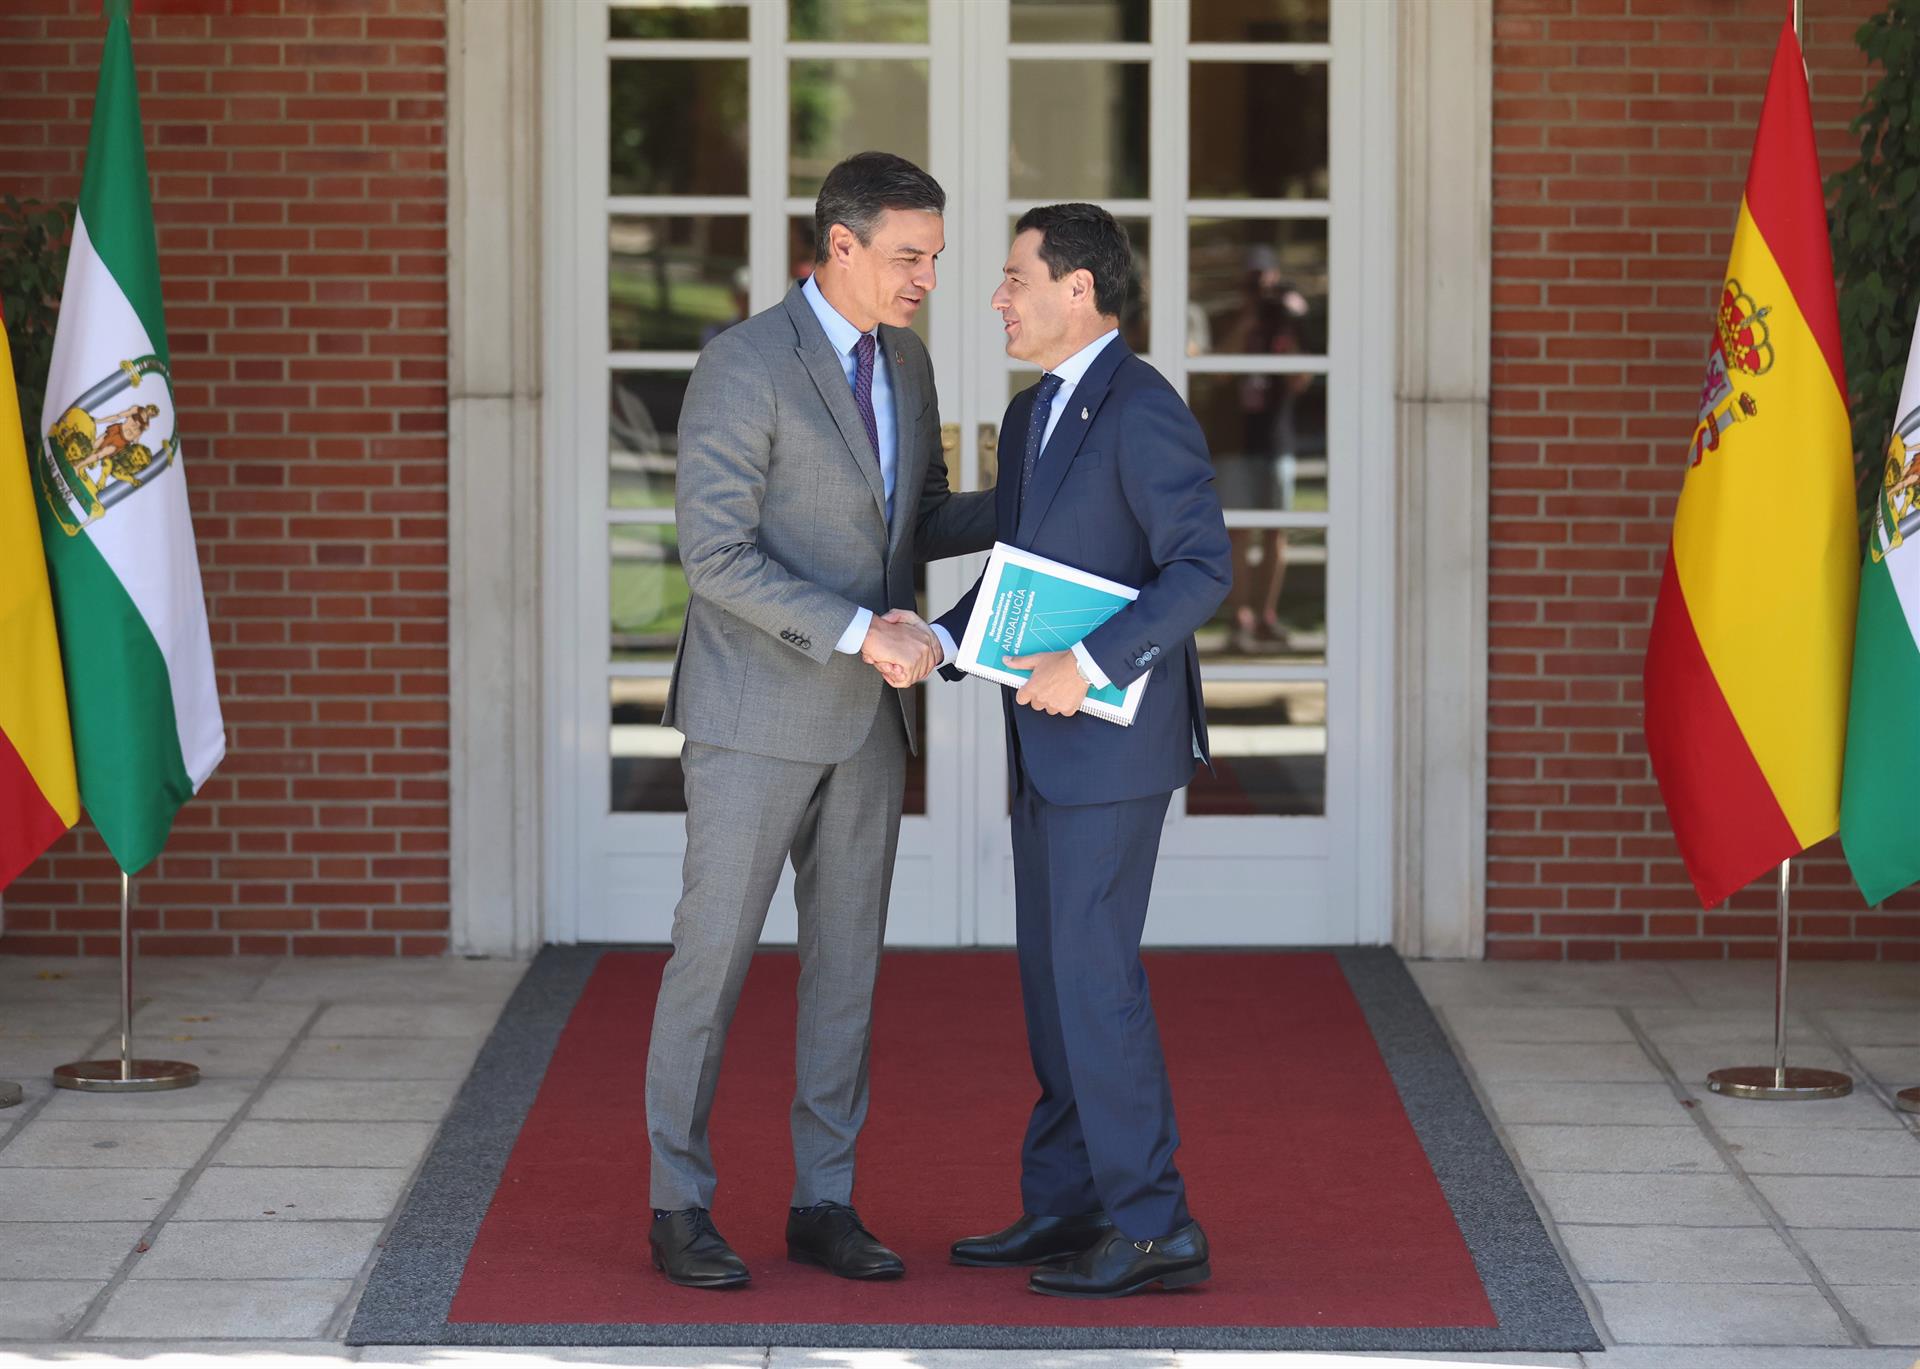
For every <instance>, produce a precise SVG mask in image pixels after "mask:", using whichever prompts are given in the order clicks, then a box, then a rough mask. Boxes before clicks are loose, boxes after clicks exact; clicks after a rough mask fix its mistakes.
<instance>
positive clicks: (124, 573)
mask: <svg viewBox="0 0 1920 1369" xmlns="http://www.w3.org/2000/svg"><path fill="white" fill-rule="evenodd" d="M129 3H130V0H107V4H106V11H107V17H108V23H107V42H106V49H105V51H104V53H103V54H102V56H101V59H100V86H99V90H98V92H97V93H96V94H95V96H94V103H93V131H92V133H91V135H90V137H89V138H88V141H87V166H86V175H85V177H84V178H83V180H82V183H81V187H80V212H79V216H78V218H77V220H76V222H75V224H74V230H73V248H72V254H71V256H70V257H69V258H68V260H67V280H66V289H65V293H64V294H63V295H62V296H61V300H60V320H59V326H58V329H57V331H56V332H55V334H54V342H53V364H52V367H51V369H50V370H49V372H48V375H47V398H46V405H45V407H44V408H43V409H42V410H41V414H40V431H39V433H38V434H37V435H36V442H35V446H36V447H37V448H38V452H37V458H38V459H37V460H36V461H35V462H34V468H35V472H36V474H37V476H38V484H39V493H40V496H41V497H40V499H39V500H38V501H37V502H38V506H39V514H40V536H41V541H42V542H43V543H44V544H45V547H46V553H47V570H48V573H49V578H50V579H51V581H52V585H53V601H54V613H55V617H56V618H57V620H58V622H59V628H60V654H61V658H62V661H63V663H64V665H65V667H66V679H67V705H68V710H69V712H70V714H71V716H72V722H73V750H74V759H75V762H76V764H77V768H78V771H79V778H80V801H81V803H82V804H84V805H85V806H86V809H87V812H88V814H89V815H90V816H91V817H92V818H93V823H94V826H95V827H96V828H98V829H99V832H100V835H101V836H102V837H103V838H104V839H105V840H106V843H107V849H108V850H110V851H111V852H112V853H113V857H114V859H115V860H116V861H117V862H119V865H120V868H121V869H123V870H125V871H127V872H129V873H132V872H134V871H137V870H139V869H141V868H142V867H143V866H145V865H146V864H147V863H148V862H149V861H151V860H152V859H153V858H154V857H155V856H157V855H159V854H160V849H161V847H163V846H164V845H166V840H167V833H168V832H169V831H170V830H171V829H172V827H173V818H174V814H176V813H177V812H179V810H180V807H181V805H182V804H184V803H186V801H187V800H188V799H190V798H192V797H193V795H194V794H195V792H196V791H198V790H199V788H200V785H201V784H202V783H203V782H204V781H205V780H206V778H207V776H208V775H210V774H212V773H213V768H214V767H215V766H216V765H218V764H219V763H220V759H221V757H222V756H224V755H225V754H226V735H225V729H224V727H223V725H222V722H221V718H220V700H219V698H218V696H217V695H216V693H215V692H214V676H213V647H212V644H211V643H210V641H209V640H208V637H207V608H206V601H205V598H204V597H203V595H202V593H201V589H200V565H199V562H198V560H197V559H196V558H195V555H194V549H193V520H192V517H191V515H190V514H189V513H188V510H187V481H186V475H185V472H184V471H183V470H182V468H181V462H180V441H179V436H178V434H177V431H176V429H175V420H174V406H173V383H172V381H171V379H170V378H169V375H168V355H167V331H166V323H165V320H164V318H163V316H162V314H161V309H160V254H159V251H158V249H157V247H156V246H155V243H154V235H153V202H152V199H151V197H150V195H149V193H148V185H147V157H146V150H145V149H144V148H143V147H142V145H141V135H140V101H139V95H138V93H137V92H136V90H135V88H134V78H133V39H132V37H131V35H130V34H129V33H128V32H127V11H128V6H129Z"/></svg>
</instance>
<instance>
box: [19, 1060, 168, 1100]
mask: <svg viewBox="0 0 1920 1369" xmlns="http://www.w3.org/2000/svg"><path fill="white" fill-rule="evenodd" d="M123 1064H124V1065H125V1066H126V1068H125V1069H124V1070H123V1069H122V1068H121V1066H122V1065H123ZM53 1082H54V1085H55V1087H57V1088H63V1089H80V1090H83V1091H84V1092H87V1093H150V1092H152V1091H153V1090H155V1089H183V1088H186V1087H187V1086H188V1085H190V1084H197V1083H199V1082H200V1067H199V1066H198V1065H188V1064H184V1063H182V1062H181V1061H178V1060H127V1061H120V1060H80V1061H76V1062H75V1063H73V1064H71V1065H62V1066H60V1068H58V1069H56V1070H55V1071H54V1072H53Z"/></svg>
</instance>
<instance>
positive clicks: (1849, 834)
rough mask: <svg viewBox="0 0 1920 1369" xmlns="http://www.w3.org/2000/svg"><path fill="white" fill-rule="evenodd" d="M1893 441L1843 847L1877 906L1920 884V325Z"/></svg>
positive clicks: (1860, 670) (1851, 747) (1845, 797)
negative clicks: (1919, 806)
mask: <svg viewBox="0 0 1920 1369" xmlns="http://www.w3.org/2000/svg"><path fill="white" fill-rule="evenodd" d="M1897 412H1898V413H1899V415H1900V416H1899V419H1898V420H1897V421H1896V422H1895V424H1894V429H1893V438H1892V440H1891V441H1890V442H1888V443H1887V465H1886V474H1885V475H1884V476H1883V477H1882V478H1881V481H1880V492H1879V496H1878V498H1877V499H1876V500H1875V501H1874V508H1873V528H1872V530H1871V531H1870V532H1868V534H1867V559H1866V563H1865V564H1864V565H1862V566H1861V567H1860V621H1859V627H1858V630H1857V631H1856V633H1855V635H1854V640H1853V710H1852V712H1851V713H1849V714H1848V716H1847V774H1846V786H1845V789H1844V791H1843V792H1842V794H1841V796H1840V844H1841V846H1842V847H1844V848H1845V850H1846V853H1847V864H1849V865H1851V866H1852V867H1853V878H1854V882H1855V883H1856V884H1858V885H1859V886H1860V892H1861V893H1863V894H1865V895H1866V898H1867V902H1869V903H1878V902H1880V900H1882V899H1883V898H1885V897H1887V895H1889V894H1894V893H1898V892H1899V891H1900V890H1902V889H1904V888H1906V887H1907V886H1908V885H1909V884H1911V883H1913V882H1914V881H1915V880H1917V879H1920V832H1916V831H1915V830H1914V821H1913V790H1914V779H1915V776H1916V775H1920V713H1917V712H1916V711H1915V709H1916V706H1920V548H1915V547H1913V546H1911V545H1909V543H1910V542H1912V541H1915V540H1920V326H1917V327H1916V329H1915V332H1914V338H1913V348H1912V350H1911V351H1910V352H1909V353H1908V355H1907V378H1906V381H1905V383H1904V384H1902V385H1901V387H1900V408H1899V409H1898V411H1897Z"/></svg>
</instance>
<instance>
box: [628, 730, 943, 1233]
mask: <svg viewBox="0 0 1920 1369" xmlns="http://www.w3.org/2000/svg"><path fill="white" fill-rule="evenodd" d="M906 749H907V747H906V732H905V729H904V726H903V725H902V722H901V716H900V710H899V708H898V707H896V706H895V705H894V702H893V700H892V699H890V698H889V699H886V700H885V701H884V706H882V707H880V708H878V709H877V711H876V717H875V719H874V722H873V726H872V730H871V731H870V733H869V734H868V736H867V740H866V742H865V743H864V744H863V745H862V746H861V747H860V749H859V750H858V751H856V752H855V753H854V754H853V755H852V756H851V757H849V758H848V759H847V760H844V761H841V762H839V763H838V764H824V765H823V764H814V763H811V762H805V761H789V760H781V759H778V758H776V757H772V756H760V755H755V754H752V753H750V752H745V751H732V750H727V749H725V748H722V747H717V746H708V745H705V744H703V743H700V742H692V741H690V742H688V743H686V746H685V748H684V749H683V751H682V752H681V768H682V770H683V772H684V774H685V776H686V794H687V854H686V864H685V873H684V886H683V889H682V892H681V895H680V903H679V906H678V907H677V908H675V910H674V914H673V956H672V958H671V959H669V960H668V961H667V967H666V971H665V973H664V974H663V976H662V977H661V981H660V998H659V1002H658V1005H657V1006H656V1008H655V1010H654V1015H653V1038H652V1042H651V1045H650V1046H649V1048H648V1052H647V1136H648V1139H649V1141H650V1142H651V1144H652V1147H653V1173H652V1182H651V1201H652V1205H653V1206H654V1207H656V1208H663V1209H678V1208H685V1207H706V1208H711V1207H712V1206H713V1198H714V1190H715V1187H716V1179H715V1175H714V1168H713V1156H712V1152H711V1150H710V1148H709V1146H708V1142H707V1122H708V1118H709V1116H710V1115H711V1113H712V1111H713V1095H714V1088H715V1085H716V1084H717V1083H718V1082H719V1076H720V1057H721V1052H722V1051H723V1049H724V1048H725V1046H726V1039H727V1028H728V1026H729V1024H730V1023H731V1022H732V1020H733V1011H734V1007H735V1005H736V1004H738V1002H739V1000H740V986H741V984H742V983H743V982H744V981H745V979H746V976H747V968H748V965H749V964H750V962H751V961H752V959H753V953H754V948H755V946H756V945H757V944H758V943H759V940H760V931H761V928H762V927H763V926H764V925H765V923H766V920H767V907H768V904H769V903H770V902H771V901H772V899H773V893H774V889H775V888H776V887H777V886H778V884H779V882H780V874H781V870H782V869H783V867H784V866H785V865H786V862H787V857H788V855H789V853H791V855H792V857H793V868H794V874H795V876H796V882H795V885H794V897H795V901H796V903H797V904H798V905H799V912H800V938H799V953H800V994H799V1015H798V1021H797V1023H796V1027H795V1036H796V1038H797V1039H796V1041H795V1048H796V1069H795V1076H796V1082H795V1089H794V1098H793V1111H792V1126H793V1163H794V1186H793V1205H794V1206H795V1207H806V1206H810V1205H812V1204H814V1203H818V1202H823V1201H827V1200H832V1201H834V1202H840V1203H845V1202H849V1201H851V1199H852V1196H853V1158H854V1142H855V1140H856V1139H857V1138H858V1136H859V1134H860V1128H861V1125H862V1124H863V1123H864V1122H865V1120H866V1115H867V1060H868V1044H869V1032H870V1028H871V1025H872V1021H873V984H874V976H875V974H876V972H877V971H878V968H879V964H880V947H881V941H882V938H883V935H884V933H885V931H886V922H887V896H888V891H889V889H890V887H891V884H892V881H893V858H894V852H895V849H896V847H897V846H898V843H899V836H900V806H901V801H902V798H903V797H904V792H905V788H906Z"/></svg>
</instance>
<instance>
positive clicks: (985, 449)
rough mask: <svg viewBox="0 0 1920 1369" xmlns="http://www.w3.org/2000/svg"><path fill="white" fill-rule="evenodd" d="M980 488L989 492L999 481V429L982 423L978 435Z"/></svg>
mask: <svg viewBox="0 0 1920 1369" xmlns="http://www.w3.org/2000/svg"><path fill="white" fill-rule="evenodd" d="M978 440H979V456H980V488H981V489H983V490H990V489H992V488H993V487H994V486H995V485H996V484H998V483H999V480H1000V429H999V427H998V426H997V425H996V424H992V423H982V424H981V425H980V433H979V439H978Z"/></svg>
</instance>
